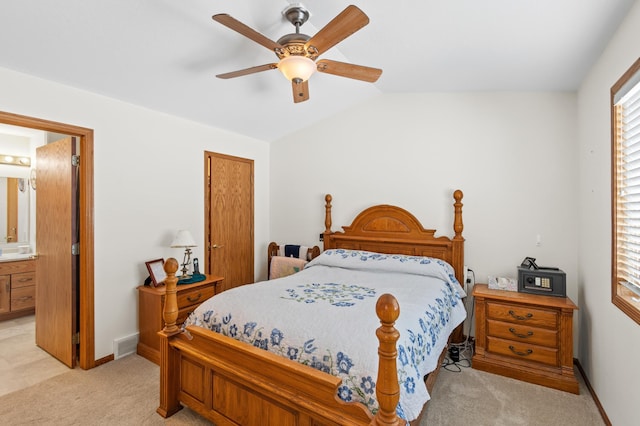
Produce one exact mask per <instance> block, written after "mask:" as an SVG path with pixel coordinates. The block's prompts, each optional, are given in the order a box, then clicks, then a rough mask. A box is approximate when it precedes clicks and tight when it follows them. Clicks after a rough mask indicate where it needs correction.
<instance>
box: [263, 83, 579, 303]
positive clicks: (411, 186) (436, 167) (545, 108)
mask: <svg viewBox="0 0 640 426" xmlns="http://www.w3.org/2000/svg"><path fill="white" fill-rule="evenodd" d="M576 149H577V133H576V97H575V94H569V93H539V94H534V93H458V94H456V93H443V94H397V95H387V96H382V97H380V98H377V99H376V100H374V101H371V102H368V103H366V104H365V105H361V106H360V107H359V108H357V109H354V110H351V111H348V112H345V113H343V114H341V115H339V116H336V117H334V118H332V119H331V120H327V121H325V122H323V123H320V124H318V125H316V126H313V127H311V128H309V129H306V130H305V131H304V132H300V133H298V134H296V135H293V136H291V137H288V138H285V139H282V140H279V141H277V142H275V143H273V147H272V149H271V237H272V239H274V240H275V241H278V242H280V243H293V242H299V243H300V244H304V245H310V244H319V242H318V234H319V233H320V232H322V231H323V230H324V195H325V193H331V194H332V196H333V230H340V226H343V225H349V224H350V223H351V220H352V219H353V218H354V216H355V215H356V214H357V213H358V212H360V211H361V210H362V209H363V208H365V207H368V206H370V205H373V204H394V205H398V206H400V207H403V208H406V209H408V210H409V211H410V212H412V213H413V214H414V215H415V216H416V217H417V218H418V220H420V221H421V222H422V224H423V225H424V226H425V227H427V228H434V229H437V230H438V231H439V232H438V234H437V235H448V236H452V235H453V230H452V228H453V206H452V205H453V198H452V194H453V191H454V190H455V189H461V190H462V191H463V192H464V194H465V195H464V199H463V203H464V207H463V220H464V232H463V235H464V237H465V238H466V243H465V249H466V250H465V262H466V264H467V265H468V266H469V267H470V268H471V269H473V270H474V271H475V273H476V278H477V282H486V280H487V276H488V275H501V276H511V277H514V278H515V277H517V269H516V267H517V265H519V264H520V262H521V261H522V259H523V258H524V257H525V256H532V257H535V258H537V259H538V261H539V264H540V265H549V266H551V265H552V266H558V267H561V268H562V269H563V270H564V271H565V272H566V273H567V287H568V290H567V292H568V295H569V296H570V297H571V298H572V299H573V300H574V301H575V302H576V303H577V302H578V297H577V285H576V280H577V221H576V216H577V214H578V209H577V194H576V186H577V159H576V155H575V153H576ZM538 234H539V235H540V239H541V245H540V246H537V245H536V236H537V235H538Z"/></svg>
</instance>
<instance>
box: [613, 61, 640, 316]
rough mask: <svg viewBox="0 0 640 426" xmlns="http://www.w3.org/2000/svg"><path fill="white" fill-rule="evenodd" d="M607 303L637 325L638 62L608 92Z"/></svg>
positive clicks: (639, 198)
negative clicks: (609, 237)
mask: <svg viewBox="0 0 640 426" xmlns="http://www.w3.org/2000/svg"><path fill="white" fill-rule="evenodd" d="M611 157H612V170H611V173H612V188H611V198H612V201H611V204H612V225H613V226H612V282H611V301H612V302H613V304H614V305H616V306H617V307H619V308H620V309H621V310H622V311H623V312H625V313H626V314H627V315H628V316H629V317H631V318H632V319H633V320H635V321H636V322H637V323H639V324H640V59H638V60H637V61H636V62H635V63H634V64H633V65H632V66H631V68H629V70H627V72H626V73H624V75H623V76H622V77H620V79H619V80H618V81H617V82H616V84H614V85H613V87H612V88H611Z"/></svg>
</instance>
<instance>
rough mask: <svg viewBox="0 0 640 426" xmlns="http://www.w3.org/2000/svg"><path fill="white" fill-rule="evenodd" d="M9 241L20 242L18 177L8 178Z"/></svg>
mask: <svg viewBox="0 0 640 426" xmlns="http://www.w3.org/2000/svg"><path fill="white" fill-rule="evenodd" d="M7 242H8V243H16V242H18V179H17V178H7Z"/></svg>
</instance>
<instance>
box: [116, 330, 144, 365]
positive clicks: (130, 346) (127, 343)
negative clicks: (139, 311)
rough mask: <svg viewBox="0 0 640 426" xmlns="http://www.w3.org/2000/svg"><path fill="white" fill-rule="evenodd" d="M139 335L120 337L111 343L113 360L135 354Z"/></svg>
mask: <svg viewBox="0 0 640 426" xmlns="http://www.w3.org/2000/svg"><path fill="white" fill-rule="evenodd" d="M138 338H139V333H135V334H132V335H130V336H126V337H121V338H120V339H116V340H114V341H113V357H114V359H118V358H122V357H123V356H127V355H131V354H133V353H135V352H136V348H137V346H138Z"/></svg>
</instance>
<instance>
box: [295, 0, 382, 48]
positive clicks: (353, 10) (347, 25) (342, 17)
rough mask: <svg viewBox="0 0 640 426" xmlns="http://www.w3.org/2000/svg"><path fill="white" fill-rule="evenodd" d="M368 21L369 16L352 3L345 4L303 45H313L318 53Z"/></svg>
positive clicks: (307, 46) (306, 46)
mask: <svg viewBox="0 0 640 426" xmlns="http://www.w3.org/2000/svg"><path fill="white" fill-rule="evenodd" d="M368 23H369V17H368V16H367V15H365V14H364V12H363V11H362V10H360V9H358V7H356V6H354V5H350V6H347V8H346V9H345V10H343V11H342V12H340V14H339V15H338V16H336V17H335V18H333V20H332V21H331V22H329V23H328V24H327V25H325V26H324V28H322V29H321V30H320V31H318V32H317V33H316V35H314V36H313V37H311V39H310V40H309V41H308V42H307V43H306V44H305V45H304V47H305V49H308V48H309V47H310V46H313V47H315V48H316V50H317V51H318V55H320V54H322V53H324V52H326V51H327V50H329V49H331V48H332V47H333V46H335V45H336V44H338V43H340V42H341V41H342V40H344V39H345V38H347V37H349V36H350V35H351V34H353V33H355V32H356V31H358V30H359V29H360V28H362V27H364V26H365V25H367V24H368Z"/></svg>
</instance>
